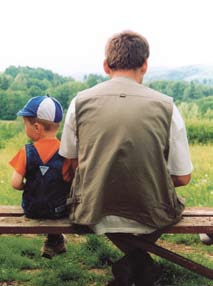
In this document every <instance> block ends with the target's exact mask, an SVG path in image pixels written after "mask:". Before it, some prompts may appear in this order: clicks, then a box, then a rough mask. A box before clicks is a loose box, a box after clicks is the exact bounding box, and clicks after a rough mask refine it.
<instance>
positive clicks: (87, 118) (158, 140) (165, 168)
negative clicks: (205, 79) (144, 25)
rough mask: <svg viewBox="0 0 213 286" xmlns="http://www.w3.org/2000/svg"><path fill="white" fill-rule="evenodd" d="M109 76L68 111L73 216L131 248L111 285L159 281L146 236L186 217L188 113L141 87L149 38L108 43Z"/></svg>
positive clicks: (129, 36) (65, 149)
mask: <svg viewBox="0 0 213 286" xmlns="http://www.w3.org/2000/svg"><path fill="white" fill-rule="evenodd" d="M105 56H106V58H105V60H104V70H105V72H106V73H107V74H108V75H109V77H110V80H108V81H105V82H103V83H100V84H98V85H96V86H95V87H92V88H90V89H87V90H85V91H82V92H80V93H79V94H78V95H77V96H76V97H75V98H74V99H73V100H72V102H71V104H70V107H69V110H68V112H67V115H66V120H65V125H64V129H63V133H62V139H61V147H60V150H59V153H60V154H61V155H62V156H64V157H65V158H75V159H78V164H79V165H78V168H77V169H76V173H75V177H74V181H73V184H72V194H71V199H70V201H71V212H70V219H71V221H72V222H73V223H76V224H84V225H89V226H90V227H91V228H92V229H93V230H94V231H95V232H96V233H98V234H103V233H105V234H106V235H107V236H108V238H109V239H110V240H111V241H112V242H113V243H114V244H115V245H116V246H117V247H118V248H119V249H120V250H122V251H123V252H124V253H125V256H124V257H123V258H121V259H120V260H119V261H117V262H115V263H114V264H113V265H112V272H113V274H114V280H113V281H111V282H110V283H109V285H117V286H118V285H119V286H130V285H132V284H133V283H135V285H136V286H139V285H140V286H141V285H146V286H150V285H153V283H154V280H155V278H156V277H155V270H156V268H155V266H154V264H153V260H152V259H151V257H150V255H149V254H148V253H147V252H146V251H145V250H143V248H142V246H141V241H142V240H144V239H146V240H148V241H152V242H154V241H156V240H157V239H158V238H159V236H160V234H161V231H160V230H161V229H163V228H164V227H166V226H168V225H171V224H175V223H177V222H178V221H179V220H180V219H181V214H182V211H183V209H184V205H183V202H182V200H181V199H180V198H179V197H178V196H177V194H176V191H175V187H178V186H183V185H186V184H188V182H189V181H190V177H191V175H190V174H191V172H192V163H191V160H190V156H189V146H188V141H187V136H186V130H185V125H184V122H183V119H182V117H181V115H180V113H179V111H178V109H177V107H176V106H175V104H174V103H173V101H172V98H170V97H168V96H166V95H163V94H161V93H159V92H157V91H154V90H152V89H150V88H147V87H145V86H144V85H142V84H141V83H142V81H143V77H144V75H145V73H146V71H147V59H148V57H149V45H148V42H147V40H146V39H145V38H144V37H143V36H141V35H139V34H137V33H135V32H131V31H124V32H122V33H120V34H116V35H114V36H113V37H112V38H111V39H110V40H109V41H108V43H107V45H106V51H105Z"/></svg>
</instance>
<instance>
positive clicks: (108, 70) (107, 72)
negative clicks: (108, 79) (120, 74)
mask: <svg viewBox="0 0 213 286" xmlns="http://www.w3.org/2000/svg"><path fill="white" fill-rule="evenodd" d="M103 68H104V71H105V73H106V74H110V68H109V66H108V63H107V60H106V59H105V60H104V62H103Z"/></svg>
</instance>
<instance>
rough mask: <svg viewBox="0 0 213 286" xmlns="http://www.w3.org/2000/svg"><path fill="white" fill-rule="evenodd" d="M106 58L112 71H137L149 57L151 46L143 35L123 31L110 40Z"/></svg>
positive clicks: (106, 49)
mask: <svg viewBox="0 0 213 286" xmlns="http://www.w3.org/2000/svg"><path fill="white" fill-rule="evenodd" d="M105 56H106V61H107V64H108V66H109V68H110V69H112V70H128V69H134V70H136V69H137V68H140V67H141V66H142V65H143V64H144V62H145V60H146V59H147V58H148V57H149V44H148V42H147V40H146V38H144V37H143V36H142V35H140V34H138V33H135V32H132V31H123V32H121V33H119V34H115V35H113V36H112V37H111V38H110V39H109V40H108V42H107V44H106V48H105Z"/></svg>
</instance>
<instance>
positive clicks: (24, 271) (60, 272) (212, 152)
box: [0, 122, 213, 286]
mask: <svg viewBox="0 0 213 286" xmlns="http://www.w3.org/2000/svg"><path fill="white" fill-rule="evenodd" d="M0 123H1V122H0ZM8 124H10V123H8ZM13 124H18V126H19V123H13ZM0 127H1V126H0ZM8 128H9V129H10V128H13V129H14V130H17V133H16V134H15V136H14V137H10V138H9V137H8V138H7V136H6V137H4V147H3V148H2V149H0V192H1V195H0V204H1V205H2V204H20V201H21V192H18V191H15V190H13V189H12V188H11V187H10V178H11V174H12V169H11V167H10V166H9V165H8V161H9V160H10V158H11V157H12V156H13V155H14V154H15V153H16V151H17V150H18V149H19V148H21V147H22V146H23V145H24V143H25V142H26V141H27V138H26V137H25V135H24V134H23V132H20V129H18V127H15V128H14V126H13V127H8ZM9 129H8V130H9ZM0 143H1V141H0ZM190 152H191V157H192V161H193V166H194V171H193V177H192V180H191V183H190V185H188V186H186V187H181V188H178V189H177V192H178V193H179V194H180V195H181V196H183V197H184V198H185V199H186V205H187V206H213V145H212V144H206V145H198V144H195V145H191V146H190ZM43 240H44V236H41V235H33V236H20V235H16V236H15V235H13V236H6V235H2V236H0V250H1V251H0V263H1V269H0V285H5V286H6V285H26V286H68V285H70V286H94V285H97V286H104V285H106V282H107V281H108V280H109V279H110V277H111V272H110V261H114V260H116V259H117V258H118V257H119V256H120V255H121V254H120V252H119V251H118V250H117V249H115V248H114V247H113V246H112V245H111V244H110V243H109V242H108V241H107V240H106V239H105V238H104V237H97V236H95V235H88V236H84V237H80V236H77V235H68V236H67V240H68V243H67V245H68V251H67V253H66V254H63V255H60V256H58V257H55V258H53V259H52V260H48V259H45V258H41V257H40V247H41V246H42V243H43ZM160 244H164V245H165V244H166V245H167V247H169V248H171V249H173V250H174V249H175V250H176V251H177V252H180V253H181V254H185V255H186V256H187V257H189V258H191V259H193V260H195V261H197V262H200V263H202V264H204V265H206V266H209V267H211V268H213V247H212V246H211V247H209V246H205V245H202V243H201V242H200V241H199V238H198V236H197V235H164V236H163V237H162V239H161V240H160ZM154 258H155V259H156V260H157V261H158V262H159V263H160V265H161V267H162V273H163V275H162V278H161V280H160V282H159V283H160V284H158V286H160V285H162V286H166V285H167V286H168V285H173V286H180V285H181V286H201V285H202V286H207V285H213V282H212V281H210V280H208V279H205V278H202V277H201V276H199V275H196V274H193V273H191V272H190V271H187V270H185V269H183V268H181V267H178V266H176V265H174V264H172V263H169V262H166V261H165V260H163V259H159V258H157V257H154ZM156 286H157V285H156Z"/></svg>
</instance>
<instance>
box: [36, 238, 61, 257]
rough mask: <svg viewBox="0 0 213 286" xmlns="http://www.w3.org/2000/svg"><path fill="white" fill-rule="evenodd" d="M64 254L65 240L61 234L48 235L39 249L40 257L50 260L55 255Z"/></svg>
mask: <svg viewBox="0 0 213 286" xmlns="http://www.w3.org/2000/svg"><path fill="white" fill-rule="evenodd" d="M64 252H66V245H65V239H64V235H63V234H48V235H47V238H46V240H45V241H44V245H43V247H42V249H41V255H42V256H43V257H46V258H52V257H53V256H55V255H57V254H61V253H64Z"/></svg>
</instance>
